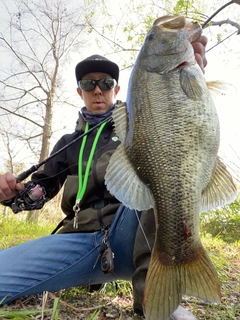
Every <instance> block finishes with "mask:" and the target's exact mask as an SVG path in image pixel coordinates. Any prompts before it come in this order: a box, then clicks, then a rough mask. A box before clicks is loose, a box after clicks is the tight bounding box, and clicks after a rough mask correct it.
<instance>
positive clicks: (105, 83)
mask: <svg viewBox="0 0 240 320" xmlns="http://www.w3.org/2000/svg"><path fill="white" fill-rule="evenodd" d="M98 85H99V87H100V89H102V90H111V89H112V88H114V85H115V80H114V79H101V80H99V82H98Z"/></svg>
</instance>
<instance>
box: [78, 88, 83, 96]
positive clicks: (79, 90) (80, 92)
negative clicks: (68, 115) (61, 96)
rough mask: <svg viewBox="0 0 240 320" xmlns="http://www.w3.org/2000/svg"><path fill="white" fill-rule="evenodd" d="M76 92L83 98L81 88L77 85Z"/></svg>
mask: <svg viewBox="0 0 240 320" xmlns="http://www.w3.org/2000/svg"><path fill="white" fill-rule="evenodd" d="M77 93H78V94H79V95H80V97H81V98H83V97H82V90H81V89H80V88H79V87H77Z"/></svg>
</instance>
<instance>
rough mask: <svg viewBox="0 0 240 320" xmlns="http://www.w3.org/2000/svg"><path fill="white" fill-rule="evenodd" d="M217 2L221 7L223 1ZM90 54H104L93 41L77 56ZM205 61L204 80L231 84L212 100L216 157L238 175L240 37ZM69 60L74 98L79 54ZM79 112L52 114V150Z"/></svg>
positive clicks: (123, 75) (113, 4)
mask: <svg viewBox="0 0 240 320" xmlns="http://www.w3.org/2000/svg"><path fill="white" fill-rule="evenodd" d="M148 1H150V0H148ZM219 2H222V3H225V2H226V1H224V0H223V1H219ZM125 3H128V0H121V1H109V2H108V10H109V12H110V13H111V14H113V15H114V14H119V12H120V11H119V10H118V9H117V6H120V5H121V6H124V4H125ZM218 7H219V6H218ZM239 7H240V6H238V8H239ZM239 10H240V8H239ZM156 18H157V17H156ZM213 30H214V31H213ZM215 32H216V33H218V32H219V27H216V28H214V29H213V28H212V29H211V32H210V33H207V32H205V31H204V34H206V35H207V36H208V40H209V42H208V45H207V48H206V49H207V50H209V49H210V48H211V47H212V46H214V45H215V44H216V40H215V37H214V36H213V34H214V33H215ZM95 36H96V35H95ZM226 52H228V53H226ZM94 53H98V54H102V55H104V54H105V53H104V52H102V51H101V50H100V49H99V47H98V46H97V45H96V44H95V41H92V44H91V45H89V47H88V50H87V49H86V48H84V52H81V54H82V57H83V58H84V57H87V56H89V55H92V54H94ZM206 57H207V60H208V65H207V67H206V68H205V77H206V80H222V81H225V82H227V83H229V84H231V85H230V86H229V87H228V89H227V91H226V92H225V94H224V95H219V97H217V98H216V99H215V102H216V107H217V111H218V115H219V119H220V125H221V146H220V154H221V155H222V156H223V158H224V159H227V161H228V163H229V164H232V165H233V167H234V170H235V171H238V170H240V169H239V168H240V143H239V141H240V129H239V119H240V35H238V36H237V35H234V36H232V37H231V38H230V39H229V40H227V41H225V42H224V43H223V44H220V45H218V46H217V47H215V48H213V49H212V50H210V51H209V52H207V54H206ZM71 58H72V59H71V60H72V62H71V63H70V64H69V65H68V70H67V71H65V74H64V77H65V78H66V79H67V84H68V88H69V92H70V94H72V95H76V96H77V93H76V81H75V77H74V68H75V65H76V63H78V62H79V60H78V59H79V53H76V54H74V53H73V54H72V56H71ZM108 58H109V59H111V60H113V61H115V62H116V63H119V56H118V55H110V56H108ZM129 75H130V70H121V72H120V82H119V84H120V86H121V90H120V93H119V95H118V98H119V99H121V100H123V101H125V100H126V95H127V85H128V79H129ZM82 106H83V102H82V101H81V100H80V98H79V109H80V107H82ZM79 109H76V108H75V109H74V108H71V109H70V108H69V107H68V106H64V107H63V108H62V109H61V112H59V110H58V109H56V110H55V114H54V126H55V128H56V131H55V132H54V135H53V139H52V146H53V145H54V144H55V143H56V141H57V140H58V139H59V138H60V137H61V136H62V134H64V133H69V132H72V131H73V130H74V128H75V123H76V119H77V116H78V111H79ZM25 156H26V155H25V154H24V157H25ZM23 159H24V160H25V162H29V164H30V165H32V164H33V163H31V155H29V157H28V158H27V159H26V158H23Z"/></svg>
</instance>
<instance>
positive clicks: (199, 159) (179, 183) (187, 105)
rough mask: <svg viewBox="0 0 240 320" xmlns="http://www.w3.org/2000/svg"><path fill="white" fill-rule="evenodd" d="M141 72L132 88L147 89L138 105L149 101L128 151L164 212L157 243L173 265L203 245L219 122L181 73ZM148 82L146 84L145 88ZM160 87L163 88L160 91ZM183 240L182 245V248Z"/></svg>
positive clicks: (136, 118)
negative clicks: (204, 201)
mask: <svg viewBox="0 0 240 320" xmlns="http://www.w3.org/2000/svg"><path fill="white" fill-rule="evenodd" d="M137 70H138V72H136V74H135V76H136V77H135V79H133V81H132V83H133V84H134V87H135V88H139V90H142V87H143V88H144V89H145V92H143V93H142V94H141V92H138V91H137V90H136V89H135V91H134V94H132V95H131V101H132V104H134V101H136V100H137V99H136V97H137V96H139V95H140V94H141V96H143V97H145V99H143V100H142V101H141V102H140V103H138V104H137V105H136V106H135V105H134V106H133V108H135V110H136V115H135V116H134V119H133V122H132V128H133V130H132V133H131V143H130V144H129V145H127V146H126V152H127V154H128V156H129V158H130V160H131V162H132V163H134V164H135V165H136V167H137V168H138V172H139V174H140V176H141V177H142V178H143V180H144V181H146V183H147V184H148V185H149V188H150V189H151V191H152V192H153V196H154V199H155V205H156V212H157V213H158V219H157V220H158V224H159V226H158V228H157V234H159V235H160V238H159V240H157V241H156V244H158V247H159V249H160V248H161V250H159V252H161V251H162V252H165V253H166V254H168V255H169V260H170V263H171V264H172V263H173V264H177V263H179V262H180V261H181V259H185V257H184V258H183V257H182V250H184V251H185V252H186V251H189V250H190V249H189V247H190V246H189V242H192V244H191V245H192V246H193V248H192V250H191V251H193V252H196V246H198V241H197V239H199V232H198V216H199V212H200V205H201V201H200V199H201V193H202V190H203V189H204V188H205V187H206V186H207V183H208V182H209V180H210V177H211V173H212V171H213V169H214V166H215V159H216V154H217V151H218V145H219V123H218V120H217V116H216V111H215V108H214V107H212V108H211V110H209V111H208V112H207V113H204V112H203V111H201V110H202V109H203V108H205V104H204V102H203V101H202V100H199V101H198V102H197V103H196V102H195V103H194V104H193V102H192V101H191V100H190V99H188V97H187V96H186V95H185V94H184V93H183V92H182V90H181V88H179V86H180V81H179V76H180V72H178V73H175V74H174V75H171V76H169V75H166V74H164V75H158V74H156V73H150V74H149V73H148V74H147V75H145V74H144V71H143V70H141V69H140V68H138V69H137ZM142 78H145V79H146V80H145V81H146V82H145V83H144V86H143V81H142ZM169 78H171V81H169ZM169 82H170V85H169ZM158 83H161V86H160V88H161V90H160V91H159V85H156V84H158ZM164 84H165V86H164V88H162V87H163V85H164ZM149 97H150V98H149ZM131 101H130V103H131ZM145 106H147V107H145ZM183 106H184V107H183ZM193 119H194V121H193ZM144 129H145V130H144ZM129 140H130V139H129ZM127 141H128V139H127ZM142 145H144V148H142ZM210 155H212V156H210ZM146 156H147V157H148V161H146ZM196 177H197V179H196ZM193 212H195V213H196V214H195V215H193V214H192V213H193ZM176 216H177V217H178V219H176ZM184 221H187V223H188V225H189V226H190V227H191V233H192V237H190V238H189V239H188V241H187V242H186V241H185V240H184V237H180V236H182V234H183V233H184V227H183V225H184V223H183V222H184ZM179 238H180V239H181V241H180V242H177V243H176V239H179ZM162 240H164V243H162ZM196 243H197V244H196ZM169 244H172V245H173V247H170V246H169ZM190 248H191V247H190ZM169 250H170V252H169V253H168V251H169ZM178 252H179V253H178ZM190 258H191V257H189V259H190Z"/></svg>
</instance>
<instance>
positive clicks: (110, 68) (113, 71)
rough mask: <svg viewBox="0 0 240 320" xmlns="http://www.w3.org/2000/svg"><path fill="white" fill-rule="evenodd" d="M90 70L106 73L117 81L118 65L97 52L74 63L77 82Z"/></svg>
mask: <svg viewBox="0 0 240 320" xmlns="http://www.w3.org/2000/svg"><path fill="white" fill-rule="evenodd" d="M91 72H104V73H108V74H109V75H110V76H112V78H113V79H115V80H116V81H117V82H118V77H119V67H118V65H117V64H116V63H114V62H112V61H110V60H108V59H107V58H105V57H102V56H99V55H98V54H94V55H93V56H91V57H88V58H86V59H84V60H83V61H81V62H79V63H78V64H77V65H76V68H75V74H76V79H77V82H78V81H79V80H81V79H82V77H83V76H84V75H85V74H87V73H91Z"/></svg>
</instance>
